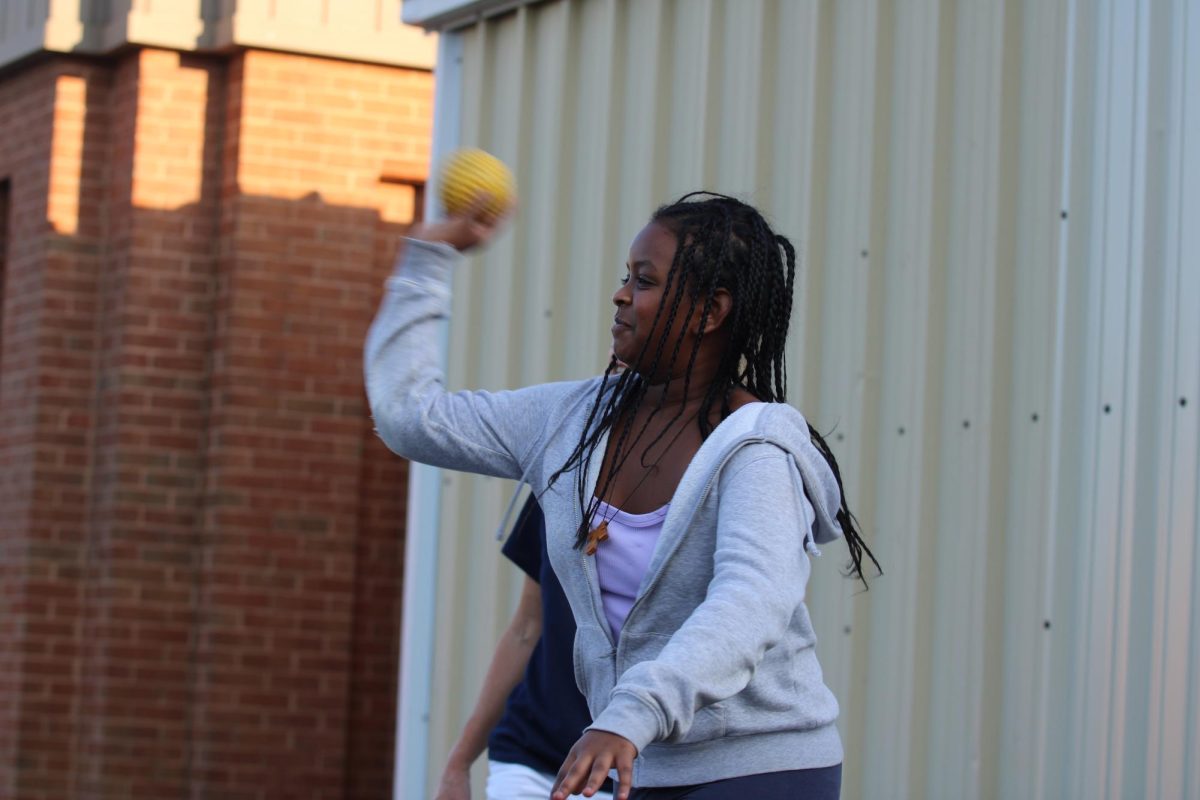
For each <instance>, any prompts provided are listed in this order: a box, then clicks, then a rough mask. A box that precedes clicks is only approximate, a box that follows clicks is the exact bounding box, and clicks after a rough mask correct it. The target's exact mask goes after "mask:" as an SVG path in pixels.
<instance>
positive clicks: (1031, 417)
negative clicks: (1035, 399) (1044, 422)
mask: <svg viewBox="0 0 1200 800" xmlns="http://www.w3.org/2000/svg"><path fill="white" fill-rule="evenodd" d="M1029 418H1030V419H1031V420H1033V421H1034V422H1037V421H1038V415H1037V412H1036V411H1035V412H1033V415H1032V416H1030V417H1029Z"/></svg>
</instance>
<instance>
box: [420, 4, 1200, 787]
mask: <svg viewBox="0 0 1200 800" xmlns="http://www.w3.org/2000/svg"><path fill="white" fill-rule="evenodd" d="M450 35H454V36H461V37H462V45H463V54H464V55H463V72H462V74H463V81H462V86H461V87H460V92H459V99H460V101H461V109H460V112H461V125H460V126H459V127H458V129H456V130H448V129H443V130H439V131H438V136H439V140H440V142H441V143H442V144H443V145H446V144H455V143H461V144H469V145H475V146H481V147H484V148H486V149H489V150H491V151H493V152H495V153H497V154H498V155H500V156H501V157H502V158H504V159H505V160H506V161H507V162H508V163H510V164H511V165H512V166H513V167H514V169H515V171H516V173H517V177H518V181H519V183H520V185H521V188H522V209H521V214H520V216H519V218H518V219H517V220H516V222H515V224H514V226H513V228H512V229H511V230H510V231H509V232H508V233H506V234H505V235H504V237H502V239H501V241H499V242H498V243H497V244H496V245H495V246H494V247H493V248H491V249H490V250H489V251H488V252H487V253H485V254H484V255H483V256H481V257H479V258H477V259H475V263H472V264H471V265H470V266H469V267H468V268H466V269H464V270H462V271H461V272H459V273H458V274H457V275H456V277H455V301H454V302H455V311H454V319H453V320H452V325H451V346H450V352H449V364H450V376H449V378H450V382H451V384H452V386H454V387H455V388H466V387H484V388H503V387H509V386H516V385H520V384H526V383H530V382H533V381H542V380H557V379H570V378H579V377H584V376H587V375H590V374H594V373H595V372H596V371H597V370H598V369H599V367H600V365H601V363H602V360H603V356H604V352H605V349H606V348H607V344H608V337H607V328H608V319H609V318H610V317H611V308H612V307H611V303H610V302H609V296H610V294H611V292H612V290H613V288H614V286H615V282H616V279H617V278H618V277H619V275H620V273H621V264H622V263H623V261H624V256H625V252H626V249H627V247H628V243H629V240H630V239H631V238H632V236H633V235H634V234H635V233H636V232H637V230H638V229H639V228H640V227H641V225H642V224H643V223H644V221H645V219H646V218H647V216H648V215H649V214H650V213H651V211H652V210H653V209H654V207H655V206H656V205H658V204H659V203H662V202H664V201H667V200H669V199H672V198H673V197H675V196H678V195H679V194H681V193H683V192H685V191H689V190H692V189H696V188H702V187H706V188H713V189H717V190H721V191H725V192H728V193H733V194H736V195H738V196H740V197H744V198H745V199H747V200H749V201H750V202H753V203H755V204H757V205H759V206H760V207H761V208H762V209H763V210H764V211H765V212H766V213H767V214H768V215H769V217H770V218H771V219H772V220H773V222H774V223H775V225H776V227H777V228H778V229H779V230H780V231H781V232H783V233H785V234H787V235H788V236H790V237H792V239H793V241H794V242H795V243H796V245H797V248H798V250H799V252H800V253H801V254H802V260H803V264H802V272H801V274H800V276H799V278H798V281H797V293H796V297H795V305H794V317H793V328H792V336H791V342H790V346H789V375H790V378H791V382H790V395H789V397H790V400H791V401H792V402H793V403H795V404H796V405H797V406H798V407H800V408H801V409H802V410H803V411H804V412H805V413H806V414H807V415H808V416H809V418H810V419H811V420H812V421H813V423H814V424H815V425H816V426H817V427H818V428H819V429H821V430H822V431H828V432H829V433H830V437H829V438H830V443H831V445H832V446H833V447H834V449H835V451H836V453H837V454H838V457H839V459H840V460H841V463H842V465H843V473H844V476H845V478H846V483H847V488H848V492H849V495H850V497H851V501H852V505H853V507H855V509H856V511H857V513H858V516H859V518H860V520H861V521H862V523H863V525H864V527H865V529H866V531H867V536H868V539H869V541H870V543H871V544H872V546H873V547H874V548H875V550H876V552H877V554H878V555H879V556H880V559H881V561H882V562H883V565H884V568H885V569H886V571H887V574H886V575H885V576H883V577H881V578H878V579H876V580H874V581H872V584H871V589H870V591H869V592H862V591H859V590H858V588H857V587H856V586H855V584H853V583H851V582H850V581H848V580H846V579H844V578H843V577H841V575H840V568H841V567H842V565H843V563H844V561H845V559H846V551H845V548H844V546H838V545H834V546H830V547H827V548H825V555H824V557H823V558H822V559H820V560H819V561H818V562H817V564H816V566H815V568H814V578H813V581H812V584H811V587H810V591H809V600H810V604H811V608H812V613H813V617H814V622H815V624H816V626H817V630H818V635H819V637H820V644H819V645H818V651H819V653H820V657H821V661H822V665H823V667H824V669H825V673H826V677H827V680H828V682H829V683H830V685H831V686H832V687H833V688H834V690H835V692H836V693H837V695H838V697H839V699H840V701H841V703H842V719H841V723H840V724H841V729H842V733H843V736H844V739H845V742H846V750H847V762H846V773H845V787H844V796H845V797H847V798H858V797H866V798H904V797H908V798H927V797H928V798H955V799H957V798H1008V797H1031V798H1058V797H1151V798H1175V797H1200V722H1198V720H1200V688H1198V687H1200V588H1198V587H1197V578H1198V577H1200V548H1198V547H1197V546H1196V544H1195V542H1196V538H1197V534H1198V533H1200V530H1198V516H1197V494H1198V491H1200V477H1198V476H1200V463H1198V456H1197V453H1198V452H1200V424H1198V421H1197V407H1198V406H1200V315H1197V314H1196V311H1195V309H1197V308H1200V226H1197V225H1196V224H1195V223H1194V220H1196V219H1200V146H1198V142H1197V141H1196V135H1197V134H1196V133H1195V132H1196V131H1197V130H1200V110H1198V109H1200V103H1196V102H1194V100H1195V98H1196V97H1200V58H1197V57H1196V53H1197V52H1200V11H1198V10H1197V9H1196V8H1195V5H1194V4H1193V3H1190V2H1187V0H1164V1H1163V2H1153V3H1151V2H1137V1H1136V0H1088V2H1084V1H1083V0H1075V1H1071V0H1055V1H1054V2H1041V0H1009V1H1008V2H999V1H997V2H989V3H973V2H958V1H957V0H913V2H903V3H900V2H894V0H848V1H847V2H841V1H840V0H839V2H832V1H831V0H824V1H822V2H818V1H817V0H812V1H811V2H810V1H809V0H675V1H674V2H670V1H669V0H661V1H659V0H641V1H639V2H634V1H633V0H628V1H627V2H626V1H622V0H557V1H555V2H543V3H533V4H526V5H522V6H521V8H519V9H518V10H516V11H511V12H508V13H504V14H500V15H497V16H493V17H487V18H485V19H483V20H481V21H476V22H473V23H471V24H469V25H468V26H467V27H465V28H462V29H460V30H459V31H457V32H455V33H453V34H450ZM509 491H510V484H507V483H504V482H500V481H492V480H490V479H478V478H473V477H467V476H461V475H450V476H448V477H447V478H446V484H445V486H444V492H443V497H442V512H443V525H442V530H441V534H442V535H441V539H440V545H439V546H440V554H439V566H438V575H439V588H438V602H437V608H436V610H435V614H436V627H437V630H438V631H439V635H438V639H437V645H436V648H435V649H436V652H435V667H434V676H433V692H434V718H433V720H432V721H431V738H430V742H431V748H430V754H429V763H428V765H427V767H428V774H429V776H430V779H431V780H434V779H436V776H437V774H438V773H439V772H440V769H441V765H442V762H443V759H444V757H445V754H446V751H447V748H448V747H449V745H450V743H451V742H452V741H453V738H454V736H455V735H456V733H457V731H458V729H459V727H460V726H461V724H462V722H463V721H464V719H465V717H466V714H467V713H468V712H469V710H470V708H471V703H472V702H473V700H474V697H475V695H476V692H477V689H478V686H479V683H480V679H481V676H482V673H483V670H484V669H485V667H486V664H487V660H488V659H489V658H490V654H491V649H492V646H493V644H494V642H495V638H496V636H497V635H498V633H499V632H500V630H501V629H502V628H503V626H504V624H505V623H506V621H507V618H508V614H509V613H511V610H512V608H513V606H514V603H515V598H516V596H517V590H518V587H519V583H520V577H519V575H518V574H517V571H516V570H515V568H513V567H511V566H510V565H507V564H506V563H504V562H503V559H501V558H500V557H499V556H498V547H497V546H496V545H495V544H494V543H493V542H492V541H491V537H492V533H493V532H494V531H495V529H496V526H497V524H498V523H499V521H500V519H501V516H502V513H503V510H504V506H505V504H506V502H507V499H508V494H509ZM564 669H569V665H564ZM479 774H481V772H480V773H479Z"/></svg>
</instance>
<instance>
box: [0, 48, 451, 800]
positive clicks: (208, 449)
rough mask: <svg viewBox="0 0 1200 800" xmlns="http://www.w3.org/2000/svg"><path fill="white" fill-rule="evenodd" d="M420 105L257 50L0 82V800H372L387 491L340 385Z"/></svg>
mask: <svg viewBox="0 0 1200 800" xmlns="http://www.w3.org/2000/svg"><path fill="white" fill-rule="evenodd" d="M348 87H353V91H354V92H355V93H356V96H357V99H354V100H349V99H346V100H344V101H343V100H339V99H337V98H347V92H346V89H347V88H348ZM431 88H432V79H431V76H430V75H429V74H428V73H422V72H414V71H411V70H401V69H392V68H386V67H372V66H365V65H355V64H350V63H346V62H331V61H324V60H321V59H315V58H305V57H296V56H288V55H283V54H278V53H265V52H257V51H248V52H245V53H241V54H232V55H222V56H198V55H185V56H180V55H179V54H176V53H170V52H165V51H154V50H142V51H131V52H128V53H124V54H122V55H120V56H119V57H116V58H115V59H112V60H105V61H99V60H97V61H89V60H86V59H81V58H74V57H65V56H60V57H51V58H47V59H44V60H41V61H37V62H31V63H30V64H29V65H27V66H25V67H23V68H21V69H17V70H14V71H10V72H8V73H5V75H4V76H0V110H3V112H4V113H3V114H0V175H6V176H8V175H11V176H12V183H11V187H12V188H11V190H10V197H9V200H10V202H11V212H12V213H11V214H8V215H5V216H6V218H8V219H11V220H12V224H11V227H10V229H9V230H8V231H7V232H6V233H7V235H8V242H7V245H8V246H7V247H0V252H7V253H9V254H10V258H9V262H8V263H7V264H5V265H4V267H3V268H4V271H5V272H6V280H5V282H4V285H5V286H6V291H7V295H6V296H5V297H3V329H2V330H0V393H2V394H3V396H4V398H5V404H4V407H3V408H2V409H0V517H2V518H3V519H5V520H6V521H10V520H11V521H15V522H16V525H15V527H14V526H12V525H10V526H8V527H6V528H4V530H3V532H2V533H0V797H4V798H9V797H12V798H17V800H31V799H32V798H39V797H63V796H68V795H70V794H72V793H74V794H81V795H86V796H96V797H109V796H112V797H118V796H119V797H135V798H137V797H168V796H170V797H174V796H186V795H192V796H220V797H229V798H236V797H255V798H257V797H265V796H268V795H269V796H273V797H274V796H278V797H348V798H349V797H354V798H360V797H361V798H368V797H380V798H382V797H388V796H390V794H391V790H390V786H391V772H392V767H391V759H392V746H393V743H392V738H391V737H392V730H393V727H394V704H395V685H394V676H395V674H396V657H397V656H396V654H397V649H398V641H397V635H398V632H399V619H400V606H399V602H400V585H399V579H400V575H401V563H400V554H401V552H402V546H403V538H402V537H403V531H402V528H401V522H400V521H402V520H403V518H404V509H403V496H404V493H403V491H402V487H403V484H404V480H405V475H406V471H405V468H404V465H403V464H402V463H401V462H398V461H396V460H395V459H394V458H393V457H392V456H391V455H390V454H389V453H388V452H387V451H386V450H385V449H384V448H383V447H382V446H381V445H380V444H379V443H378V441H377V440H376V439H375V437H374V436H373V435H372V434H371V432H370V424H369V421H368V420H367V419H366V417H365V414H366V411H365V407H364V403H363V400H362V386H361V372H360V367H359V363H358V360H359V353H360V348H361V341H362V337H363V335H364V333H365V328H366V324H367V322H368V320H369V319H370V316H371V312H372V310H373V307H374V304H375V302H376V299H377V297H378V291H379V287H380V285H381V283H382V279H383V277H384V276H385V275H386V274H387V272H388V269H389V267H390V259H391V253H392V251H393V250H394V247H395V242H396V238H397V236H398V234H399V233H400V228H399V227H398V226H396V225H395V224H393V222H392V221H391V220H392V219H393V217H392V216H388V215H391V214H394V212H395V209H396V208H397V207H401V208H402V207H405V206H404V205H403V203H401V204H400V205H399V206H397V198H398V197H399V198H401V200H403V192H406V191H410V190H407V189H405V188H404V187H398V186H396V185H395V184H387V185H384V184H381V183H380V179H381V178H382V177H383V176H384V174H385V173H389V174H392V173H395V165H396V164H401V165H406V166H405V169H409V168H410V167H409V166H408V165H413V164H417V165H419V164H420V163H423V161H424V160H425V159H426V158H427V157H428V141H427V139H428V133H429V117H430V109H431ZM331 98H332V99H331ZM338 105H341V106H344V108H337V107H335V106H338ZM281 119H286V120H288V122H289V127H288V128H287V129H281V128H280V127H279V126H278V124H277V122H276V121H277V120H281ZM389 131H391V132H392V133H388V132H389ZM80 143H81V144H80ZM406 174H407V175H409V176H410V177H415V178H418V179H419V177H420V175H421V172H420V167H419V166H418V167H416V168H414V169H413V171H412V172H409V173H406ZM193 190H194V191H193ZM397 191H399V192H401V193H402V194H400V195H397V194H396V192H397ZM185 195H186V196H185ZM297 198H301V199H297ZM51 204H52V206H51ZM48 208H49V209H50V211H49V212H48ZM48 214H49V216H50V218H51V220H52V221H53V222H54V224H55V225H56V226H58V229H57V230H55V228H54V227H52V226H47V224H46V220H47V216H48ZM34 676H36V677H34ZM247 703H249V704H251V705H250V706H247V705H246V704H247ZM297 709H301V710H297ZM313 752H319V753H321V754H322V756H321V757H320V758H313V757H312V755H311V754H312V753H313ZM147 765H153V767H152V768H151V769H147ZM187 765H191V766H190V770H189V767H188V766H187Z"/></svg>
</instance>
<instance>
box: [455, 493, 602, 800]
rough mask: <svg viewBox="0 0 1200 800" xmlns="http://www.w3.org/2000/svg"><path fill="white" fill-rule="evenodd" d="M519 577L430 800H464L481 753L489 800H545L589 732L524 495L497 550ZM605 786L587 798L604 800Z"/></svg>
mask: <svg viewBox="0 0 1200 800" xmlns="http://www.w3.org/2000/svg"><path fill="white" fill-rule="evenodd" d="M502 552H503V553H504V555H505V556H506V557H507V558H508V559H509V560H510V561H512V562H513V563H514V564H516V565H517V566H518V567H520V568H521V570H522V571H523V572H524V573H525V581H524V584H523V586H522V587H521V599H520V601H519V603H518V604H517V610H516V612H515V613H514V614H513V618H512V621H511V622H510V623H509V625H508V628H507V629H506V630H505V631H504V633H503V634H502V635H501V637H500V642H499V643H498V644H497V645H496V652H495V654H494V655H493V656H492V663H491V665H490V666H489V667H488V671H487V675H486V677H485V678H484V681H483V687H482V688H481V689H480V692H479V699H478V700H476V702H475V708H474V709H473V710H472V712H471V716H470V717H469V718H468V719H467V722H466V725H464V726H463V730H462V733H461V735H460V736H459V737H458V741H457V742H456V743H455V745H454V749H453V750H451V752H450V757H449V759H448V760H447V762H446V768H445V769H444V770H443V772H442V778H441V783H440V785H439V786H438V792H437V795H436V796H435V797H436V800H469V798H470V796H471V778H470V769H471V765H472V764H474V763H475V760H476V759H477V758H479V756H480V754H482V753H483V751H484V749H485V747H486V749H487V751H488V779H487V791H486V796H487V798H488V800H546V798H548V797H549V796H550V790H551V788H552V787H553V785H554V774H555V773H556V772H557V771H558V767H559V765H560V764H562V762H563V760H564V759H565V758H566V757H567V753H568V752H569V751H570V749H571V745H573V744H574V743H575V741H576V740H577V739H578V738H579V737H580V736H581V735H582V734H583V729H584V728H586V727H587V726H588V725H590V724H591V722H592V718H591V715H590V714H589V713H588V708H587V701H586V700H584V697H583V695H582V694H581V693H580V692H579V689H578V687H576V685H575V671H574V669H573V668H572V666H571V648H572V644H573V642H574V639H575V620H574V618H573V617H572V615H571V608H570V606H568V605H567V598H566V597H565V596H564V595H563V590H562V586H561V585H560V584H559V582H558V578H556V577H555V576H554V570H553V569H552V568H551V567H550V559H549V557H548V556H547V555H546V523H545V517H544V516H543V515H542V509H541V507H539V506H538V504H537V501H536V500H535V499H534V497H533V496H532V495H531V496H530V497H529V499H528V500H527V501H526V502H525V505H524V507H523V508H522V509H521V513H520V515H519V516H518V517H517V523H516V525H514V526H513V529H512V532H511V533H510V534H509V536H508V539H507V541H506V542H505V543H504V548H503V550H502ZM610 791H611V786H605V787H604V791H602V792H601V793H600V794H597V795H594V797H599V798H602V800H610V798H611V794H609V792H610Z"/></svg>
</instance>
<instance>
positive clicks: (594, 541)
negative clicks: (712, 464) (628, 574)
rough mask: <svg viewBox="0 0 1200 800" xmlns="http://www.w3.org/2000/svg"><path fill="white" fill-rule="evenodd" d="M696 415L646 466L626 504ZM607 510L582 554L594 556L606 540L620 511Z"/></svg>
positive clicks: (616, 507) (682, 425)
mask: <svg viewBox="0 0 1200 800" xmlns="http://www.w3.org/2000/svg"><path fill="white" fill-rule="evenodd" d="M697 414H699V412H696V414H692V415H691V416H690V417H688V418H687V419H685V420H683V422H682V423H681V424H680V425H679V430H677V431H676V432H675V435H674V436H672V437H671V440H670V441H669V442H667V444H666V446H665V447H664V448H663V451H662V452H661V453H660V454H659V456H658V458H656V459H654V461H653V463H651V464H650V465H649V466H647V467H646V468H645V472H644V473H643V474H642V477H641V479H640V480H639V481H638V482H637V484H635V485H634V487H633V489H631V490H630V491H629V494H627V495H625V502H626V503H628V502H629V500H630V498H632V497H633V496H634V495H635V494H637V492H638V489H641V488H642V484H643V483H645V482H646V479H647V478H649V477H650V476H651V475H652V474H653V473H655V472H657V471H658V462H660V461H662V460H663V458H664V457H666V455H667V453H669V452H670V451H671V446H672V445H674V444H675V442H676V441H677V440H678V439H679V437H680V436H681V435H682V434H683V432H684V430H685V429H686V428H687V426H688V423H690V422H691V421H692V420H694V419H695V418H696V416H697ZM630 424H631V425H632V424H633V423H632V422H630ZM638 438H641V437H640V436H639V437H638ZM636 444H637V442H636V441H634V443H633V444H632V445H630V451H632V449H633V447H634V445H636ZM614 460H617V459H616V456H614ZM610 477H611V476H610ZM601 502H603V500H601ZM609 508H611V509H612V510H613V512H612V514H610V515H609V516H607V517H605V516H604V515H603V514H601V520H600V524H599V525H597V526H596V527H595V528H592V530H591V531H590V532H589V533H588V537H587V545H586V546H585V547H584V552H585V553H587V554H588V555H589V556H594V555H595V554H596V549H597V548H599V547H600V543H601V542H603V541H604V540H605V539H607V538H608V523H609V520H611V519H612V518H613V517H615V516H616V515H617V512H618V511H620V507H619V506H615V505H611V504H610V505H609ZM599 510H600V507H599V506H596V511H599Z"/></svg>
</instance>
